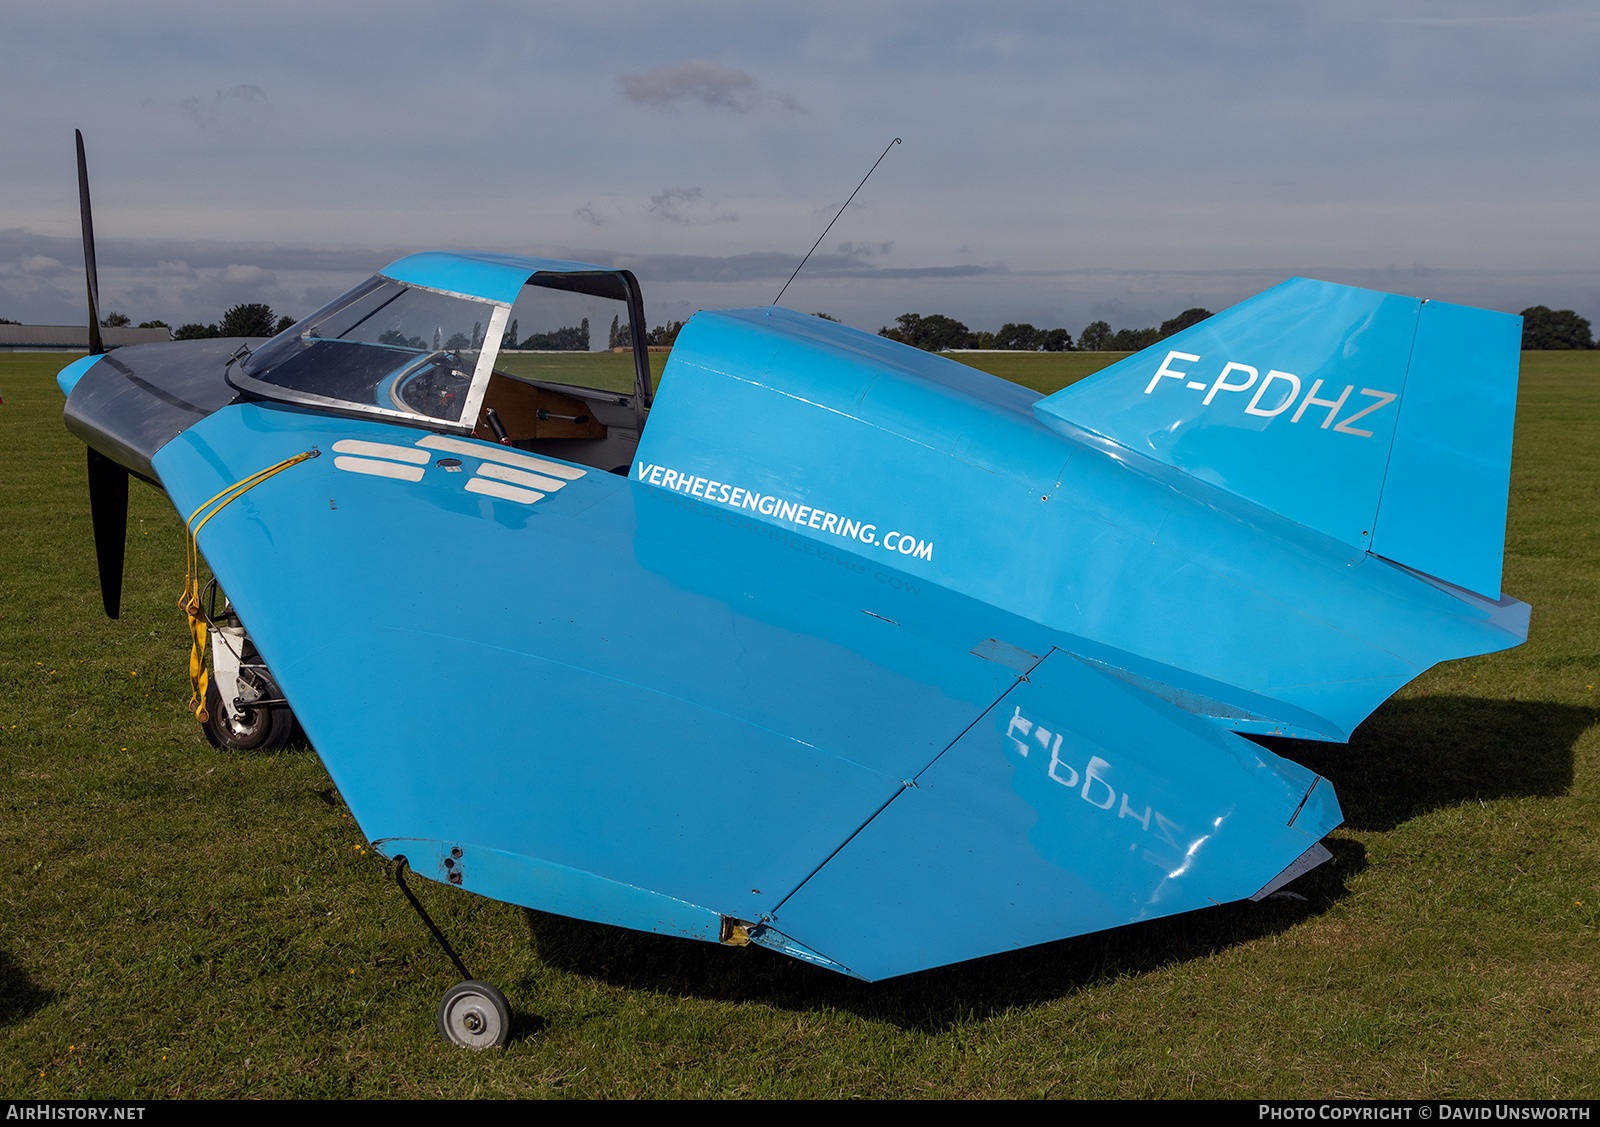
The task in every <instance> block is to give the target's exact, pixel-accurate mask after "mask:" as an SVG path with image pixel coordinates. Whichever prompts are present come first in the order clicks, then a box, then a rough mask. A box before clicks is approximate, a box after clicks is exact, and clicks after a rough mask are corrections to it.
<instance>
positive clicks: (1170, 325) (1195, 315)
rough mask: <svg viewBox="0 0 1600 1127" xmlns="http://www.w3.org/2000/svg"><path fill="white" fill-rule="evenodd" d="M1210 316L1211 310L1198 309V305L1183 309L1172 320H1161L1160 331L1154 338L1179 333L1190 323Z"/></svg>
mask: <svg viewBox="0 0 1600 1127" xmlns="http://www.w3.org/2000/svg"><path fill="white" fill-rule="evenodd" d="M1210 316H1211V310H1209V309H1200V308H1199V307H1196V308H1194V309H1185V310H1184V311H1183V312H1182V313H1180V314H1178V315H1177V316H1176V317H1174V318H1173V319H1172V320H1170V321H1163V322H1161V331H1160V333H1159V335H1158V336H1157V337H1156V339H1157V340H1165V339H1166V338H1167V337H1170V336H1171V335H1172V334H1173V333H1181V332H1183V330H1184V329H1187V328H1188V327H1189V326H1190V325H1198V324H1199V323H1200V322H1201V321H1204V320H1205V319H1206V318H1207V317H1210Z"/></svg>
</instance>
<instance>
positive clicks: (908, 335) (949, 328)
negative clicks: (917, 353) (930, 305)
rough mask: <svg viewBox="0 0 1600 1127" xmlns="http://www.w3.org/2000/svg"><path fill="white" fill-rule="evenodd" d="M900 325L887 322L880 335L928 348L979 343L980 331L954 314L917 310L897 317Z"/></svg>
mask: <svg viewBox="0 0 1600 1127" xmlns="http://www.w3.org/2000/svg"><path fill="white" fill-rule="evenodd" d="M894 320H895V325H896V326H898V327H897V328H893V329H891V328H889V326H887V325H885V326H884V327H883V328H881V329H879V330H878V335H879V336H880V337H888V338H889V339H890V340H897V341H899V342H900V343H901V344H909V345H911V347H913V348H920V349H922V350H924V351H926V352H942V351H944V350H945V349H947V348H971V347H973V346H974V345H975V344H976V343H977V334H975V333H974V332H972V330H970V329H968V328H967V327H966V326H965V325H963V324H962V323H961V322H960V321H957V320H955V319H954V318H953V317H946V316H945V315H944V314H942V313H934V314H932V315H930V316H927V317H923V316H921V315H920V314H917V313H903V314H901V315H900V316H899V317H896V318H895V319H894Z"/></svg>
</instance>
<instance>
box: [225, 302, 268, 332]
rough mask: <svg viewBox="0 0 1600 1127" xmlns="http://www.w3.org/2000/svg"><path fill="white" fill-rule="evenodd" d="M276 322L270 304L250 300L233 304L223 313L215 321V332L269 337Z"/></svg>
mask: <svg viewBox="0 0 1600 1127" xmlns="http://www.w3.org/2000/svg"><path fill="white" fill-rule="evenodd" d="M277 323H278V319H277V318H276V317H274V316H273V315H272V307H271V306H270V305H262V304H261V303H260V302H252V303H250V304H248V305H235V306H234V307H233V308H232V309H230V310H228V311H227V312H226V313H224V314H223V315H222V320H221V321H219V322H217V333H218V335H219V336H225V337H270V336H272V335H273V332H274V330H273V328H272V326H273V325H275V324H277Z"/></svg>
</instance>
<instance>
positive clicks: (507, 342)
mask: <svg viewBox="0 0 1600 1127" xmlns="http://www.w3.org/2000/svg"><path fill="white" fill-rule="evenodd" d="M500 347H501V348H515V347H517V322H516V321H515V320H514V319H513V320H512V322H511V327H510V328H509V329H507V330H506V331H505V332H503V333H501V334H500Z"/></svg>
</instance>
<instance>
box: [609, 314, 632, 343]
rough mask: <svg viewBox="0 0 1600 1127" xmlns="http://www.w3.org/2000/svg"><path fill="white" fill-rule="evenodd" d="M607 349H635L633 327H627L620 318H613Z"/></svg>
mask: <svg viewBox="0 0 1600 1127" xmlns="http://www.w3.org/2000/svg"><path fill="white" fill-rule="evenodd" d="M606 341H607V343H606V347H607V348H610V349H617V348H632V347H633V326H632V325H631V324H628V325H625V324H623V323H622V321H621V320H620V318H618V317H613V318H611V333H610V335H609V336H608V337H607V338H606Z"/></svg>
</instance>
